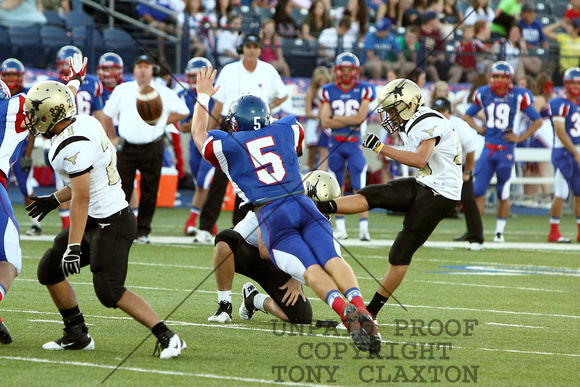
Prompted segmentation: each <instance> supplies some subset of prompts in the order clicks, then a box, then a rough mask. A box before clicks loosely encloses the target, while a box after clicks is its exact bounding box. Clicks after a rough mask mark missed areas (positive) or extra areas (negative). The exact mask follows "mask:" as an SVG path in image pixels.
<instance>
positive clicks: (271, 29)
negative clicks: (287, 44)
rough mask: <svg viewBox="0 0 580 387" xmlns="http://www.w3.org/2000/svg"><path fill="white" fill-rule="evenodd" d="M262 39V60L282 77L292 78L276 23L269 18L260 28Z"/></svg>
mask: <svg viewBox="0 0 580 387" xmlns="http://www.w3.org/2000/svg"><path fill="white" fill-rule="evenodd" d="M260 37H261V38H262V54H261V55H260V60H263V61H264V62H267V63H270V64H271V65H272V66H274V68H275V69H276V71H278V73H279V74H280V76H282V77H286V78H288V77H290V67H288V63H286V60H285V59H284V53H283V52H282V44H281V43H280V39H279V38H278V36H277V35H276V23H275V22H274V20H272V19H270V18H268V19H264V20H263V21H262V26H261V27H260Z"/></svg>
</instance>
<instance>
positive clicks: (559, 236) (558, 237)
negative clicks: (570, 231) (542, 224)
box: [548, 234, 572, 243]
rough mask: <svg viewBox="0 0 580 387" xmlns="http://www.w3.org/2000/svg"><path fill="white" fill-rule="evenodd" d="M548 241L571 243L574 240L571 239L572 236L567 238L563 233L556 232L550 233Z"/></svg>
mask: <svg viewBox="0 0 580 387" xmlns="http://www.w3.org/2000/svg"><path fill="white" fill-rule="evenodd" d="M548 242H552V243H570V242H572V241H571V240H570V238H566V237H565V236H563V235H562V234H556V235H552V234H550V235H548Z"/></svg>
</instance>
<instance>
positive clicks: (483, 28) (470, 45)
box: [449, 20, 493, 84]
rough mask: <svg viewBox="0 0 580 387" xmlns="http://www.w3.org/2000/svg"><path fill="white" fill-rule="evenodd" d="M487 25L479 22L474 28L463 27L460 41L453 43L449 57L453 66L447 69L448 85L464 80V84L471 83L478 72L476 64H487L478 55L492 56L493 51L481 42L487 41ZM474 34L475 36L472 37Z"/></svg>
mask: <svg viewBox="0 0 580 387" xmlns="http://www.w3.org/2000/svg"><path fill="white" fill-rule="evenodd" d="M489 33H490V31H489V24H488V23H487V22H486V21H484V20H480V21H478V22H477V23H475V26H465V27H464V28H463V36H462V38H461V41H458V42H455V51H454V55H453V56H452V57H451V61H452V62H453V65H452V66H451V68H450V69H449V83H451V84H453V83H458V82H460V81H461V80H462V79H464V78H465V82H467V83H471V82H473V79H474V78H475V75H476V74H477V72H478V68H477V65H476V63H477V64H480V63H482V62H485V61H486V62H487V64H491V63H490V62H491V61H489V60H487V59H485V58H484V57H482V56H481V55H478V54H479V53H487V54H490V55H491V54H493V50H492V49H491V48H490V47H488V46H486V45H485V44H484V43H483V42H482V40H487V39H489ZM474 34H475V35H474Z"/></svg>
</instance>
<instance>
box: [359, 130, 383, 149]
mask: <svg viewBox="0 0 580 387" xmlns="http://www.w3.org/2000/svg"><path fill="white" fill-rule="evenodd" d="M383 145H384V144H383V143H382V141H381V140H380V139H379V138H378V137H377V136H376V135H375V134H373V133H368V134H367V137H366V138H365V140H364V141H363V146H364V147H365V148H369V149H370V150H372V151H373V152H375V153H379V152H380V151H381V149H382V148H383Z"/></svg>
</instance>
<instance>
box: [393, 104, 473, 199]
mask: <svg viewBox="0 0 580 387" xmlns="http://www.w3.org/2000/svg"><path fill="white" fill-rule="evenodd" d="M400 134H401V139H402V140H403V143H404V144H405V150H407V151H409V152H413V153H415V152H416V151H417V148H418V147H419V145H420V144H421V142H423V141H425V140H429V139H431V138H439V139H438V141H437V142H436V145H435V149H434V150H433V153H432V154H431V157H430V158H429V160H428V161H427V164H426V165H425V167H424V168H422V169H419V173H420V175H419V176H417V180H418V181H420V182H421V183H422V184H424V185H426V186H427V187H429V188H432V189H434V190H435V191H437V193H439V194H441V195H443V196H445V197H446V198H448V199H452V200H460V199H461V188H462V186H463V179H462V176H461V173H462V172H461V158H462V154H461V153H462V152H461V143H460V142H459V138H458V137H457V133H455V130H454V129H453V125H452V124H451V121H449V120H448V119H447V118H445V117H443V116H442V115H441V114H440V113H438V112H436V111H435V110H433V109H431V108H428V107H420V108H419V109H418V110H417V112H416V113H415V114H414V115H413V116H412V117H411V119H410V120H409V121H408V122H407V124H406V125H405V132H404V133H400Z"/></svg>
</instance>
